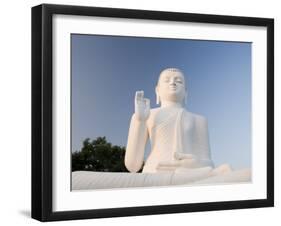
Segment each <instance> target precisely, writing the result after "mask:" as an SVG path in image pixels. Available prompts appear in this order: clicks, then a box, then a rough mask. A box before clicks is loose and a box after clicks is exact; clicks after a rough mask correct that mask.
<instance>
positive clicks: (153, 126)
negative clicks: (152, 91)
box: [147, 109, 195, 137]
mask: <svg viewBox="0 0 281 226" xmlns="http://www.w3.org/2000/svg"><path fill="white" fill-rule="evenodd" d="M147 128H148V132H149V134H150V137H151V135H153V134H154V133H157V135H158V136H159V135H161V133H163V135H165V136H168V137H171V136H174V135H177V134H178V135H179V134H180V135H181V136H189V135H190V134H193V133H194V130H195V120H194V117H193V116H192V113H190V112H187V111H185V110H183V112H179V111H176V110H168V109H164V110H161V111H158V112H155V113H154V114H151V115H150V117H149V119H148V121H147Z"/></svg>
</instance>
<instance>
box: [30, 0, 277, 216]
mask: <svg viewBox="0 0 281 226" xmlns="http://www.w3.org/2000/svg"><path fill="white" fill-rule="evenodd" d="M273 88H274V21H273V19H269V18H252V17H237V16H219V15H203V14H189V13H177V12H160V11H144V10H132V9H117V8H116V9H114V8H97V7H82V6H65V5H48V4H43V5H39V6H35V7H33V8H32V217H33V218H35V219H37V220H40V221H54V220H70V219H85V218H102V217H121V216H134V215H147V214H166V213H179V212H192V211H210V210H224V209H238V208H256V207H269V206H273V205H274V159H273V156H274V136H273V134H274V96H273V94H274V90H273Z"/></svg>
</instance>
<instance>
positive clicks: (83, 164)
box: [72, 137, 128, 172]
mask: <svg viewBox="0 0 281 226" xmlns="http://www.w3.org/2000/svg"><path fill="white" fill-rule="evenodd" d="M125 151H126V150H125V147H120V146H117V145H112V144H111V143H109V142H107V140H106V137H98V138H96V139H95V140H92V141H91V140H90V138H87V139H85V140H84V141H83V147H82V149H81V150H80V151H76V152H74V153H72V171H78V170H86V171H102V172H128V170H127V169H126V167H125V164H124V158H125Z"/></svg>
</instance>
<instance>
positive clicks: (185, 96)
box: [183, 89, 188, 106]
mask: <svg viewBox="0 0 281 226" xmlns="http://www.w3.org/2000/svg"><path fill="white" fill-rule="evenodd" d="M187 97H188V92H187V89H185V94H184V101H183V102H184V105H185V106H186V104H187Z"/></svg>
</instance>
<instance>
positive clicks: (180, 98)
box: [125, 68, 230, 173]
mask: <svg viewBox="0 0 281 226" xmlns="http://www.w3.org/2000/svg"><path fill="white" fill-rule="evenodd" d="M155 92H156V96H157V104H161V106H160V107H159V108H154V109H150V100H149V99H147V98H144V92H143V91H137V92H136V95H135V113H134V114H133V116H132V119H131V123H130V129H129V135H128V142H127V148H126V155H125V165H126V167H127V169H128V170H129V171H130V172H137V171H139V170H140V168H141V167H142V164H143V161H144V151H145V146H146V143H147V141H148V139H149V140H150V142H151V152H150V154H149V156H148V158H147V160H146V162H145V164H144V167H143V171H142V172H143V173H156V172H171V171H172V172H184V171H188V172H190V170H196V171H198V170H202V169H203V170H204V171H205V170H207V171H210V170H212V168H213V162H212V160H211V155H210V147H209V138H208V127H207V120H206V118H205V117H203V116H201V115H197V114H194V113H191V112H189V111H187V110H186V109H185V108H184V104H185V101H186V98H187V89H186V85H185V78H184V75H183V73H182V72H181V71H180V70H179V69H176V68H167V69H165V70H163V71H162V72H161V73H160V76H159V80H158V83H157V86H156V88H155ZM228 170H230V167H229V166H228V165H223V166H221V167H220V168H218V169H216V171H214V172H216V173H217V172H220V171H228Z"/></svg>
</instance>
